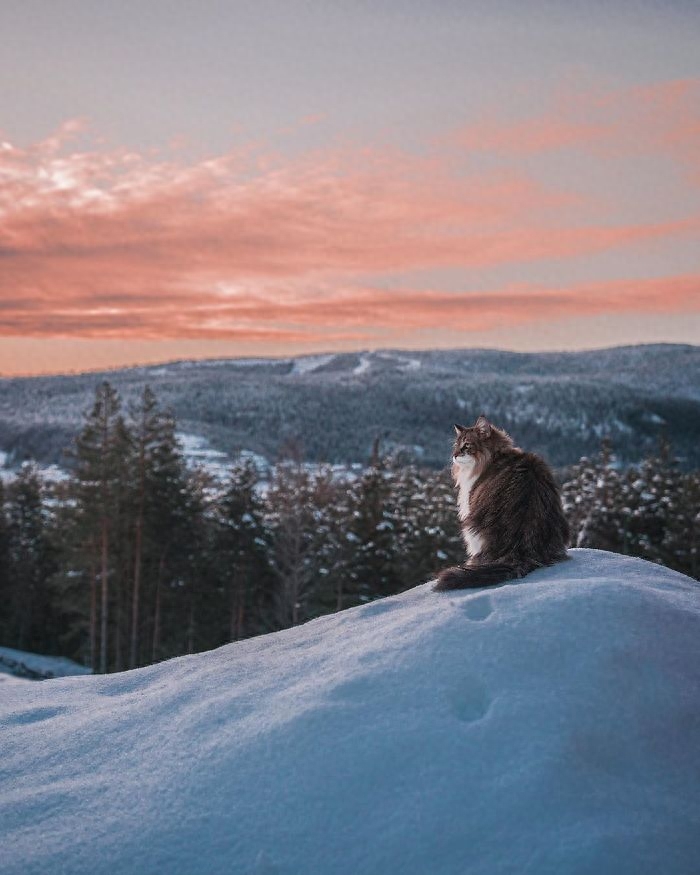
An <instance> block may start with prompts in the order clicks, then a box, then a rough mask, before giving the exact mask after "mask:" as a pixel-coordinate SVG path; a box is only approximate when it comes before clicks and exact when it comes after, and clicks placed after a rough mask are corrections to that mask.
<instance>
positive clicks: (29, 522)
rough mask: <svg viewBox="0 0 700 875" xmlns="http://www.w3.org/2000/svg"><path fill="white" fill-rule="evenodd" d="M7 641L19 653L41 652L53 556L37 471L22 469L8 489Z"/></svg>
mask: <svg viewBox="0 0 700 875" xmlns="http://www.w3.org/2000/svg"><path fill="white" fill-rule="evenodd" d="M7 542H8V557H7V558H8V560H9V561H8V566H9V567H8V572H9V573H8V577H9V579H10V580H11V585H10V586H9V587H8V597H9V604H10V612H9V613H10V626H11V629H12V635H11V637H10V639H9V640H10V641H12V642H13V644H14V646H15V647H17V648H19V649H20V650H26V649H37V650H41V649H42V647H43V646H44V644H45V642H46V627H47V625H48V620H49V618H50V594H49V590H48V581H49V579H50V577H51V575H52V574H53V572H54V570H55V555H54V550H53V546H52V543H51V539H50V534H49V527H48V525H47V519H46V514H45V507H44V502H43V495H42V485H41V482H40V480H39V477H38V474H37V472H36V469H35V468H34V467H33V466H32V465H30V464H25V465H23V466H22V469H21V470H20V472H19V474H18V476H17V477H16V478H15V480H14V481H12V482H11V483H10V485H9V487H8V489H7Z"/></svg>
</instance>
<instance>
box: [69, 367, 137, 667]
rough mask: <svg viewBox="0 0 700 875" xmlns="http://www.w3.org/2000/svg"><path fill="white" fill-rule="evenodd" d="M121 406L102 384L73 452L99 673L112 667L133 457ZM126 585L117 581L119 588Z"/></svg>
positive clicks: (81, 539) (80, 528) (98, 388)
mask: <svg viewBox="0 0 700 875" xmlns="http://www.w3.org/2000/svg"><path fill="white" fill-rule="evenodd" d="M120 408H121V402H120V399H119V396H118V394H117V392H116V390H115V389H114V388H113V387H112V386H111V385H110V384H109V383H108V382H107V381H105V382H103V383H101V384H100V385H99V386H98V387H97V390H96V392H95V401H94V404H93V407H92V410H91V411H90V413H89V414H88V415H87V417H86V420H85V424H84V426H83V429H82V431H81V432H80V434H79V435H78V437H77V439H76V442H75V450H74V454H73V456H74V460H75V472H74V476H75V493H76V495H75V498H76V502H77V509H78V514H77V515H76V523H77V525H78V527H79V530H80V535H79V541H80V544H81V547H82V552H83V555H84V556H85V558H86V559H87V564H88V567H89V568H90V570H91V572H93V573H94V574H95V581H99V600H98V607H97V610H94V611H91V625H92V624H93V623H94V624H96V622H97V616H96V615H99V634H98V631H97V628H91V633H90V634H91V639H92V641H93V642H95V641H97V640H99V658H98V657H97V653H96V652H94V651H93V654H92V658H93V660H95V661H96V662H94V663H93V669H95V670H99V671H100V672H106V671H107V670H108V668H109V666H110V659H109V654H110V651H109V646H108V645H109V634H110V631H111V626H110V577H111V576H116V573H117V570H118V569H117V561H116V558H117V546H118V533H119V523H120V517H121V516H122V514H123V512H124V511H125V507H124V504H125V484H126V483H128V477H129V458H130V455H131V438H130V435H129V432H128V430H127V428H126V425H125V423H124V420H123V418H122V416H121V413H120ZM121 583H123V581H116V580H115V584H116V586H119V585H120V584H121ZM112 625H113V624H112ZM96 649H97V648H96V647H95V648H94V650H95V651H96Z"/></svg>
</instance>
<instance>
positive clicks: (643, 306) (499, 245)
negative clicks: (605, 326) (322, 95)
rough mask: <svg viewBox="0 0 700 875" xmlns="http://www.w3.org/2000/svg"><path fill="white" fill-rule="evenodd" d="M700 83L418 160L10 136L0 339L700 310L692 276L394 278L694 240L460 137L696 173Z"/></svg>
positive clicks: (692, 227) (346, 336)
mask: <svg viewBox="0 0 700 875" xmlns="http://www.w3.org/2000/svg"><path fill="white" fill-rule="evenodd" d="M699 94H700V90H699V89H698V83H696V82H683V83H665V84H663V85H659V86H655V87H651V88H647V89H636V90H632V91H628V92H626V93H624V94H623V93H622V92H615V93H613V94H607V95H606V94H591V93H588V94H585V95H578V96H570V97H569V98H567V99H564V98H563V97H561V96H560V97H559V98H557V100H556V101H555V104H554V106H553V108H552V110H551V112H548V113H546V114H544V115H540V116H538V117H536V118H535V117H533V118H529V119H523V120H521V121H519V122H504V121H499V120H497V119H491V120H489V121H483V122H480V123H477V124H471V125H468V126H465V127H462V128H461V129H460V130H459V131H457V132H455V133H453V134H452V135H450V137H446V138H443V147H444V148H442V149H441V148H436V149H434V150H432V151H429V152H427V153H425V154H420V155H419V154H411V153H409V152H406V151H402V150H400V149H396V148H390V147H381V148H379V147H378V148H359V147H358V148H351V147H345V148H342V149H341V148H336V149H328V150H325V151H315V152H313V153H309V154H306V155H302V156H301V157H296V158H294V159H282V158H279V157H276V158H274V157H271V156H269V155H267V154H266V153H265V152H264V151H255V150H251V149H241V150H236V151H232V152H230V153H227V154H223V155H219V156H215V157H212V158H208V159H203V160H199V161H194V162H190V163H187V162H184V161H182V160H178V159H176V158H175V157H173V156H172V155H167V154H154V153H143V154H142V153H137V152H133V151H129V150H126V149H112V150H105V149H104V147H103V146H102V145H99V144H96V143H92V144H91V143H90V141H89V137H88V136H87V133H88V132H86V130H85V126H84V124H83V123H81V122H79V121H73V122H68V123H66V124H65V125H64V126H63V127H62V128H61V129H60V130H59V131H57V132H56V133H55V134H53V135H52V136H50V137H49V138H47V139H46V140H44V141H42V142H40V143H37V144H34V145H31V146H28V147H25V148H20V147H18V146H16V145H13V144H12V143H11V142H10V141H9V139H5V140H3V139H2V137H0V334H3V335H6V336H10V335H14V336H29V335H31V336H45V337H48V336H75V337H105V338H115V337H129V338H186V337H192V338H237V337H241V338H245V339H248V340H254V339H260V340H261V342H262V341H265V340H270V339H278V340H279V341H280V342H300V341H303V340H304V339H305V338H310V337H312V336H317V332H318V330H319V329H320V327H323V328H324V329H326V330H327V332H328V335H327V336H328V338H329V339H330V340H333V339H342V340H344V341H345V340H351V339H357V340H358V342H359V341H360V340H361V339H362V338H363V337H365V336H367V332H368V331H369V330H370V329H371V328H373V327H375V328H376V327H377V326H380V327H382V328H383V329H386V330H388V331H399V330H400V328H401V326H404V327H405V329H406V330H412V329H414V328H417V327H420V326H424V327H429V326H439V325H440V324H445V323H448V324H449V325H450V326H451V327H461V328H463V329H464V330H467V329H469V330H477V329H479V328H488V327H491V326H493V325H495V324H511V323H512V324H519V323H522V322H523V321H531V320H533V319H551V318H557V317H558V316H562V315H576V314H582V315H583V314H590V313H603V312H621V311H635V310H636V311H644V312H664V311H668V312H671V311H678V310H682V309H683V308H690V307H694V306H696V304H697V296H698V291H699V290H698V281H697V277H695V276H681V277H670V278H668V279H666V280H654V281H649V280H646V281H637V280H634V281H633V280H630V281H624V282H620V281H617V282H609V281H601V282H600V283H597V284H596V283H593V284H589V285H585V286H583V285H581V284H572V285H571V286H570V287H561V288H552V287H550V286H547V285H544V286H538V285H537V284H529V285H525V284H518V285H516V286H509V287H507V288H506V287H502V286H495V287H493V288H492V289H491V290H488V291H478V290H477V287H476V285H475V283H465V285H464V290H463V292H461V293H457V292H450V293H448V292H445V291H441V290H439V289H438V290H430V291H412V290H411V289H408V288H403V287H401V288H397V287H395V286H394V285H393V283H392V281H391V280H390V277H391V275H392V274H396V273H409V274H410V273H411V272H412V271H426V270H434V269H442V268H459V269H462V270H463V271H477V270H484V269H487V268H491V269H492V268H500V267H504V266H508V267H512V266H514V265H524V264H533V263H543V264H547V263H550V262H553V261H557V262H562V261H566V259H572V258H580V257H582V256H588V255H592V254H594V253H599V252H605V251H608V250H618V249H623V248H625V247H626V248H629V250H630V251H633V249H634V247H640V246H642V245H644V246H646V245H648V244H649V243H650V242H652V241H656V242H661V241H671V240H678V239H687V238H689V237H692V236H694V235H697V233H698V231H699V230H700V216H697V215H691V216H686V217H682V218H679V219H674V220H663V221H654V220H653V218H652V219H649V218H648V217H647V219H646V220H645V221H639V222H637V223H629V222H628V223H620V222H615V221H613V220H612V219H611V220H609V221H599V222H597V223H591V222H590V221H586V220H585V217H586V212H585V209H582V206H585V204H586V194H585V193H584V192H579V191H577V190H576V188H575V186H570V187H567V188H563V187H562V186H560V185H554V184H545V182H542V181H536V180H535V179H534V178H532V177H530V176H529V175H527V174H526V173H524V172H523V171H522V170H516V169H513V166H512V164H509V163H508V162H507V161H505V162H503V163H502V164H501V165H500V166H499V167H497V168H496V169H494V170H492V171H490V172H488V173H484V172H483V171H482V172H481V173H476V172H475V171H474V170H471V171H469V170H468V169H467V168H468V166H469V165H468V163H467V164H460V163H459V162H458V161H457V162H456V161H455V159H454V149H455V146H457V148H458V149H461V150H463V151H465V152H467V153H468V154H472V153H478V152H479V151H484V150H488V151H489V152H490V153H493V154H494V155H498V154H499V153H504V154H505V153H521V154H535V153H538V154H539V153H541V152H543V151H547V150H563V149H582V148H585V149H602V148H605V149H617V150H621V151H622V152H623V153H624V150H628V151H629V152H630V154H631V153H632V152H633V151H634V150H635V149H640V148H642V145H640V142H639V137H640V132H644V133H645V136H646V139H645V140H644V143H645V144H646V145H644V148H647V149H652V148H653V149H657V150H665V151H666V153H668V154H673V155H674V156H675V158H676V159H677V160H678V162H679V166H682V167H683V168H684V169H685V170H690V171H693V172H695V173H697V170H698V164H697V160H698V159H697V155H698V154H699V153H700V144H699V143H698V136H699V133H700V123H699V122H698V115H699V113H698V111H697V105H696V102H697V101H698V95H699ZM693 107H694V108H695V109H694V112H693ZM85 142H87V145H85ZM693 168H694V170H693ZM368 277H371V278H372V279H370V280H369V281H368V279H367V278H368ZM382 277H386V279H385V280H383V279H382ZM387 287H388V288H387ZM329 342H330V341H329Z"/></svg>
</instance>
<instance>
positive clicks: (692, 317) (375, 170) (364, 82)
mask: <svg viewBox="0 0 700 875" xmlns="http://www.w3.org/2000/svg"><path fill="white" fill-rule="evenodd" d="M0 32H1V33H2V34H3V50H2V52H1V53H0V83H2V88H0V374H5V375H12V374H33V373H59V372H72V371H81V370H92V369H100V368H106V367H116V366H121V365H127V364H142V363H148V362H156V361H165V360H171V359H182V358H209V357H215V358H220V357H224V356H287V355H297V354H305V353H313V352H320V351H324V352H325V351H334V350H350V349H377V348H387V347H388V348H403V349H425V348H434V347H457V346H461V347H498V348H504V349H515V350H545V349H557V350H567V349H584V348H595V347H601V346H610V345H615V344H620V343H648V342H684V343H697V342H699V341H700V245H699V243H700V53H698V51H697V45H698V40H699V38H700V4H697V3H694V2H670V3H663V4H662V3H660V2H651V0H649V2H643V0H620V2H616V3H615V4H610V3H603V2H597V0H594V2H587V3H580V4H579V3H577V4H574V3H570V2H539V0H537V2H529V0H527V2H523V0H520V2H499V0H495V2H489V3H481V2H467V0H464V2H457V0H442V2H434V3H425V2H415V0H392V2H385V0H375V2H371V3H370V2H365V0H354V2H328V0H326V2H311V0H306V2H302V0H284V2H281V0H280V2H276V3H273V2H269V0H259V2H256V3H252V2H236V0H229V2H218V0H196V2H190V0H179V2H178V0H167V2H166V0H138V2H135V0H120V2H119V3H109V4H108V3H94V2H92V0H51V2H47V0H2V2H1V3H0Z"/></svg>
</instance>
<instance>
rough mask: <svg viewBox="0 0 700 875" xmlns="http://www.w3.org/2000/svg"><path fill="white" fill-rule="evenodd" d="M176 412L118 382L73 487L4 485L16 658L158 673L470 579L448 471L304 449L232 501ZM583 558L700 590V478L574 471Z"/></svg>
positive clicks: (237, 490)
mask: <svg viewBox="0 0 700 875" xmlns="http://www.w3.org/2000/svg"><path fill="white" fill-rule="evenodd" d="M176 430H177V423H176V420H175V417H174V415H173V414H172V412H171V411H170V410H169V409H166V408H164V407H163V406H161V404H160V403H159V401H158V399H157V398H156V396H155V394H154V393H153V391H152V390H151V389H150V388H148V387H146V388H145V389H144V390H143V391H142V394H141V396H140V397H139V399H138V401H136V402H131V403H129V404H128V405H124V404H123V403H122V401H121V399H120V396H119V394H118V392H117V391H116V389H115V388H114V387H113V386H112V385H111V384H110V383H109V382H107V381H105V382H103V383H101V384H100V385H99V386H98V388H97V390H96V393H95V398H94V404H93V405H92V408H91V409H90V410H89V411H88V412H87V413H86V415H85V418H84V423H83V427H82V429H81V431H80V433H79V435H78V436H77V438H76V439H75V441H74V443H73V445H72V447H71V449H70V460H71V469H70V473H69V476H68V477H67V478H66V479H65V480H59V481H57V482H46V481H44V480H42V478H41V477H40V475H39V473H38V471H37V469H36V468H35V467H34V466H33V465H32V464H25V465H24V466H23V467H22V468H21V469H20V471H19V473H18V474H17V476H16V477H14V478H13V479H11V480H9V481H8V482H7V483H6V484H5V485H4V487H3V486H2V482H1V481H0V490H2V491H1V492H0V509H1V512H0V644H1V645H3V646H7V647H12V648H16V649H19V650H27V651H33V652H37V653H44V654H50V655H62V656H68V657H71V658H73V659H75V660H77V661H79V662H81V663H83V664H85V665H87V666H89V667H91V668H92V670H93V671H95V672H102V673H104V672H113V671H121V670H124V669H128V668H135V667H137V666H143V665H147V664H150V663H153V662H157V661H160V660H163V659H167V658H170V657H173V656H177V655H180V654H184V653H193V652H198V651H202V650H207V649H211V648H214V647H217V646H220V645H222V644H225V643H227V642H229V641H235V640H238V639H242V638H247V637H250V636H253V635H258V634H261V633H265V632H270V631H275V630H279V629H284V628H287V627H289V626H293V625H296V624H299V623H303V622H306V621H307V620H310V619H313V618H314V617H318V616H320V615H322V614H326V613H329V612H332V611H336V610H341V609H343V608H347V607H350V606H353V605H358V604H362V603H365V602H368V601H372V600H374V599H379V598H382V597H385V596H388V595H392V594H394V593H398V592H401V591H403V590H405V589H408V588H410V587H413V586H416V585H417V584H420V583H423V582H425V581H426V580H429V579H430V578H431V577H432V576H433V575H434V574H435V572H436V571H438V570H439V569H440V568H441V567H444V566H445V565H446V564H450V563H456V562H460V561H463V559H464V555H463V548H462V543H461V538H460V534H459V527H458V520H457V515H456V511H455V501H454V489H453V485H452V483H451V480H450V476H449V473H448V471H447V470H443V471H435V470H432V469H428V468H425V469H423V468H420V467H417V466H416V465H415V464H412V463H410V464H409V463H406V462H403V463H402V462H401V460H400V457H396V456H393V457H391V458H389V457H384V456H382V454H381V452H380V446H379V442H378V441H377V442H376V443H375V446H374V450H373V452H372V455H371V458H369V459H368V460H367V464H366V466H365V467H364V469H363V470H362V471H360V472H356V471H355V472H353V471H351V470H349V469H348V471H347V474H346V475H341V474H339V473H338V471H337V469H336V470H332V469H331V468H330V467H327V468H324V467H323V466H310V465H308V464H305V463H304V462H303V461H302V454H301V453H300V452H299V451H298V448H295V447H294V446H293V445H290V446H289V447H288V448H287V449H286V451H285V452H283V453H281V454H280V456H279V458H278V461H277V463H276V464H275V465H274V467H273V468H272V471H271V472H270V473H267V472H266V473H265V474H264V475H263V474H262V473H261V472H260V471H259V470H258V469H257V468H256V467H255V465H254V464H253V463H252V462H250V461H248V462H245V463H241V464H237V465H235V466H233V467H232V469H231V471H230V476H229V478H228V481H227V482H226V483H225V484H221V483H218V482H216V481H214V480H213V479H212V478H211V477H210V476H208V475H207V474H206V472H205V471H203V470H201V469H197V468H194V469H193V468H191V467H188V466H187V465H186V463H185V460H184V457H183V454H182V448H181V447H180V446H179V444H178V441H177V437H176ZM558 474H559V476H560V481H561V487H562V497H563V502H564V507H565V510H566V513H567V515H568V518H569V521H570V523H571V528H572V542H571V545H572V546H578V547H594V548H600V549H605V550H612V551H616V552H619V553H624V554H628V555H632V556H639V557H642V558H644V559H648V560H650V561H652V562H657V563H661V564H663V565H666V566H668V567H670V568H674V569H677V570H679V571H682V572H684V573H685V574H688V575H690V576H692V577H694V578H696V579H697V578H698V576H699V574H700V563H699V561H698V541H699V535H700V513H699V509H700V472H698V471H687V470H683V469H682V468H681V467H680V466H679V465H678V463H677V461H676V460H675V458H674V455H673V448H672V447H671V445H670V444H669V443H668V442H667V441H665V440H662V441H661V442H660V444H659V447H658V450H657V452H656V453H655V454H654V455H652V456H650V457H649V458H647V459H646V460H644V461H643V462H641V463H639V464H636V465H622V464H621V463H619V462H618V461H617V459H616V458H615V454H614V447H613V446H612V445H611V444H610V442H609V441H608V440H606V439H603V441H602V445H601V450H600V453H599V455H598V456H597V457H595V458H582V459H581V460H580V462H579V463H578V464H576V465H573V466H570V467H569V468H567V469H561V470H559V471H558Z"/></svg>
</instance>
